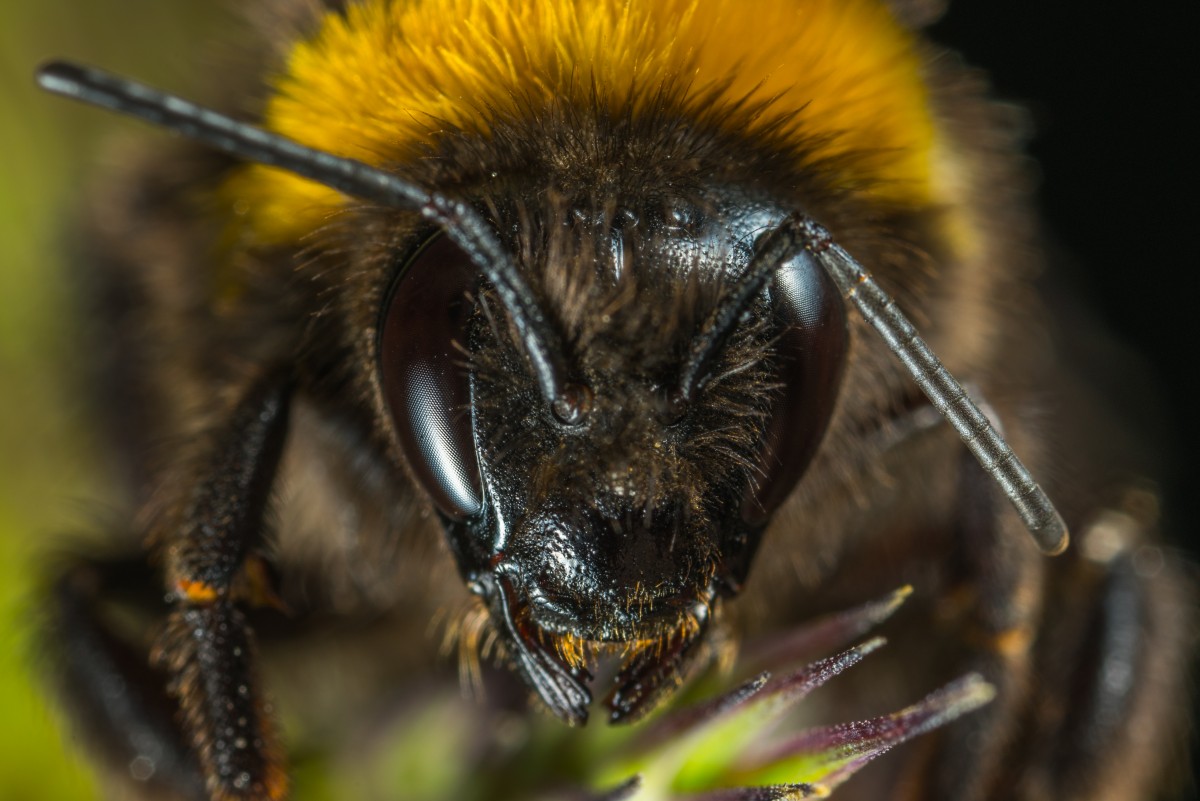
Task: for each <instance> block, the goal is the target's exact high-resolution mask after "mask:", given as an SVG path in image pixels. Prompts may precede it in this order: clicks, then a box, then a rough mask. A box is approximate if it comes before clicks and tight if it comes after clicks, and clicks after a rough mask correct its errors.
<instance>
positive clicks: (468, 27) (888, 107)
mask: <svg viewBox="0 0 1200 801" xmlns="http://www.w3.org/2000/svg"><path fill="white" fill-rule="evenodd" d="M920 69H921V65H920V59H919V57H918V56H917V55H916V54H915V53H914V52H913V49H912V40H911V38H910V36H909V34H908V33H907V32H906V31H905V30H904V29H903V28H901V27H900V26H899V25H898V24H897V23H896V22H895V20H894V19H893V18H892V16H891V14H890V12H889V11H888V9H887V8H886V7H885V5H884V4H883V3H882V2H881V1H880V0H656V2H632V1H629V2H627V0H365V2H361V3H357V4H351V5H350V7H349V10H348V12H347V13H346V16H345V17H343V16H341V15H338V14H329V15H328V16H327V18H326V19H325V20H324V21H323V23H322V25H321V26H320V29H319V31H318V32H317V33H316V35H315V36H314V37H313V38H312V39H311V40H309V41H303V42H300V43H299V44H297V45H296V46H295V48H294V49H293V51H292V52H291V54H290V57H289V59H288V63H287V67H286V70H285V73H284V74H283V75H282V76H280V77H279V78H278V79H277V81H276V84H275V89H276V91H275V93H274V95H273V96H272V98H271V99H270V101H269V103H268V105H267V109H266V115H265V116H266V124H267V126H268V127H269V128H271V129H272V130H274V131H277V132H278V133H281V134H283V135H285V136H288V137H291V138H293V139H296V140H298V141H300V142H303V143H305V144H308V145H311V146H313V147H317V148H320V149H322V150H326V151H329V152H332V153H336V154H338V155H343V156H350V157H353V158H356V159H360V160H362V161H365V162H368V163H371V164H376V165H378V164H383V163H388V162H391V163H395V162H402V161H404V160H405V159H408V158H413V157H414V156H415V155H416V154H417V152H418V150H419V148H420V147H421V146H422V145H424V144H427V143H429V142H430V141H431V140H433V139H434V138H435V137H436V136H437V133H438V131H439V130H440V129H443V128H444V127H445V126H446V125H447V124H451V125H454V126H458V127H461V128H465V129H467V130H477V131H480V132H482V133H486V131H487V129H488V124H489V119H490V118H491V116H490V115H493V114H497V113H498V114H509V113H517V109H516V108H515V106H516V101H515V100H514V91H516V92H518V93H519V94H520V95H522V96H523V97H524V98H526V99H529V98H532V99H533V100H534V101H535V102H537V101H538V100H540V99H544V100H545V101H547V102H549V101H551V100H552V99H554V98H556V97H564V96H567V97H570V96H571V95H572V94H573V93H578V92H580V91H584V90H585V89H588V90H590V86H591V85H592V82H593V80H594V81H595V83H596V84H597V85H599V86H602V87H606V88H607V89H608V90H609V92H611V93H612V94H613V96H612V97H611V98H610V102H613V103H620V102H622V100H625V101H628V98H629V96H630V94H629V89H630V88H631V87H634V86H637V87H658V86H668V87H675V88H681V89H683V90H685V95H684V96H685V98H686V97H693V98H695V97H699V96H701V95H702V94H703V93H705V92H706V91H712V90H713V89H716V88H719V87H724V88H723V91H722V92H721V98H722V99H723V100H727V101H728V102H730V103H735V102H737V101H739V100H742V99H743V98H749V99H751V100H752V101H766V100H769V99H772V98H774V99H775V100H774V103H773V105H772V106H771V114H772V115H787V114H794V115H795V117H796V121H797V125H796V130H797V131H799V132H800V133H802V134H803V135H805V136H806V137H814V136H815V137H816V138H817V141H818V142H819V144H818V147H817V150H816V153H815V155H816V156H818V157H831V158H835V159H836V158H837V157H839V156H843V155H846V154H855V158H854V159H853V160H850V161H848V162H847V164H848V165H850V164H852V165H853V166H847V171H850V170H853V171H855V172H854V173H853V174H847V175H846V176H845V180H846V181H847V182H852V183H853V184H854V185H855V186H866V187H869V188H868V189H867V190H865V191H868V192H871V193H874V194H875V195H877V196H878V197H880V198H881V199H884V200H887V201H890V202H894V203H903V204H910V205H921V204H924V203H926V202H928V201H929V199H930V198H931V196H932V194H933V193H932V191H931V187H930V182H931V177H930V163H931V151H932V149H933V143H934V131H933V123H932V120H931V118H930V114H929V110H928V105H927V98H926V94H925V89H924V87H923V84H922V81H921V75H920ZM771 119H772V117H770V116H764V117H760V118H758V119H757V120H756V121H755V122H754V123H752V124H751V129H750V130H749V131H744V132H745V133H750V134H752V133H753V126H756V125H757V126H762V125H766V124H768V123H769V122H770V120H771ZM739 124H740V125H742V126H743V127H744V126H745V119H744V116H743V117H739ZM230 192H231V195H232V199H233V201H234V203H235V208H238V209H242V210H246V212H247V213H248V214H250V215H251V217H250V221H251V223H252V225H251V230H252V231H253V235H254V236H255V237H256V238H258V239H260V240H262V241H267V242H287V241H291V240H293V239H295V238H296V237H298V236H301V235H302V234H303V232H305V231H306V230H310V229H311V228H312V227H313V226H314V225H316V224H319V223H320V222H321V220H323V219H324V218H325V217H326V216H327V215H328V214H329V213H330V212H331V211H332V210H334V209H336V208H337V207H338V206H339V205H340V204H341V202H342V198H341V196H339V195H338V194H337V193H336V192H334V191H333V190H330V189H326V188H324V187H321V186H318V185H316V184H314V183H311V182H308V181H305V180H303V179H300V178H296V177H294V176H291V175H287V174H284V173H282V172H280V171H278V170H272V169H270V168H265V167H248V168H246V171H245V172H243V173H242V174H241V175H240V176H239V177H238V178H236V179H235V180H234V181H233V183H232V184H231V186H230Z"/></svg>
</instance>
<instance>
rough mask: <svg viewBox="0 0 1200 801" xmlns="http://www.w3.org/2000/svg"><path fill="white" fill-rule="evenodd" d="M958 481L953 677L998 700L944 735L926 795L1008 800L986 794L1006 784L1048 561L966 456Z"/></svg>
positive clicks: (969, 800)
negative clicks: (957, 634)
mask: <svg viewBox="0 0 1200 801" xmlns="http://www.w3.org/2000/svg"><path fill="white" fill-rule="evenodd" d="M960 476H961V481H962V483H961V487H960V490H959V499H960V500H959V511H958V516H957V521H958V522H957V531H956V532H955V540H954V541H955V543H956V545H957V549H958V554H957V558H958V560H959V565H960V567H959V571H960V576H961V581H962V583H961V584H960V585H959V586H960V589H959V590H958V591H957V592H955V593H954V594H955V595H957V596H959V597H958V598H957V602H958V604H961V605H962V606H963V607H964V610H965V614H964V615H963V616H962V618H961V619H960V621H959V623H958V627H959V629H960V630H961V632H962V636H963V639H964V640H965V642H964V645H965V648H966V654H965V659H964V663H963V664H962V665H961V666H960V668H959V669H958V671H957V672H966V671H975V672H978V673H980V674H981V675H982V676H983V677H984V678H985V679H987V681H988V682H990V683H991V684H992V685H993V686H995V688H996V697H995V699H994V700H993V701H992V702H991V703H990V704H988V705H987V706H985V707H983V708H982V709H980V710H978V711H976V712H975V713H973V714H971V715H967V716H965V717H964V718H962V719H961V720H959V721H956V722H955V723H954V724H952V726H950V727H949V728H948V729H947V730H946V733H945V735H944V737H943V739H942V745H941V753H940V754H938V761H937V763H936V764H937V768H936V773H935V775H933V776H932V777H931V778H932V785H931V792H930V793H929V794H928V795H926V796H924V797H926V798H933V799H938V800H939V801H942V800H943V799H944V801H951V800H953V801H983V800H984V799H991V798H997V799H998V798H1011V797H1012V795H1011V789H1012V788H1011V787H1009V788H1008V790H1009V792H1008V793H1007V794H1006V793H1005V792H1003V791H1001V792H1000V794H999V795H995V796H993V795H992V792H993V790H994V789H996V788H999V787H1000V785H1001V784H1002V783H1003V781H1004V777H1003V775H1002V771H1004V770H1005V764H1006V763H1005V760H1004V757H1005V754H1006V753H1007V752H1008V749H1009V746H1010V742H1011V739H1012V736H1013V732H1015V731H1016V727H1017V726H1018V725H1019V724H1020V722H1021V720H1022V715H1023V713H1024V710H1025V709H1027V704H1028V699H1029V691H1030V674H1031V666H1032V653H1033V652H1032V647H1033V640H1034V635H1035V633H1036V631H1037V624H1038V621H1039V620H1040V618H1041V614H1042V601H1043V598H1042V596H1043V586H1044V573H1045V569H1046V562H1047V560H1046V558H1045V556H1043V555H1042V553H1041V552H1040V551H1038V549H1037V548H1036V547H1034V544H1033V543H1032V542H1031V541H1030V540H1029V538H1028V537H1024V536H1021V527H1022V524H1021V522H1020V521H1019V520H1017V519H1016V517H1015V516H1013V515H1011V514H1008V513H1007V509H1006V508H1005V506H1004V505H1003V504H1002V503H1001V499H1000V498H999V497H998V495H997V493H996V489H995V485H994V482H993V480H992V479H991V477H990V476H988V475H987V474H986V473H985V472H984V471H983V470H982V469H981V468H980V467H979V466H978V464H977V463H976V462H975V460H974V458H973V457H971V456H970V455H968V454H965V453H964V454H963V457H962V460H961V470H960ZM950 603H951V604H952V605H953V603H954V602H950Z"/></svg>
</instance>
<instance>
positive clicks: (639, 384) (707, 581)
mask: <svg viewBox="0 0 1200 801" xmlns="http://www.w3.org/2000/svg"><path fill="white" fill-rule="evenodd" d="M782 217H783V215H782V213H781V212H779V211H777V210H775V209H772V208H770V207H768V206H763V205H756V204H751V203H739V204H732V205H731V207H730V208H726V209H719V210H718V211H716V212H713V213H710V214H707V215H705V214H702V213H700V212H699V211H698V210H697V209H695V208H694V207H675V208H674V209H671V210H669V211H667V212H662V211H660V210H658V209H656V208H649V207H647V206H646V205H644V204H643V205H642V206H629V207H618V211H617V212H616V213H615V214H612V213H609V214H604V215H595V216H589V215H587V214H578V213H577V214H574V215H570V214H568V215H564V216H562V217H561V218H556V219H558V221H557V222H555V223H554V224H553V225H547V226H543V227H537V226H533V227H531V228H530V229H529V230H527V231H523V232H522V234H521V235H520V236H518V238H517V239H518V241H517V242H515V243H514V245H513V247H514V251H515V252H516V253H517V254H518V255H519V256H520V257H521V259H522V261H523V263H522V268H523V269H524V270H525V271H526V272H527V275H528V276H529V280H530V284H531V286H534V287H536V288H538V289H539V290H540V292H539V294H540V298H541V303H542V305H543V308H544V311H545V313H546V316H547V317H548V318H549V319H551V320H553V321H554V322H555V324H556V325H557V326H558V327H559V329H560V330H561V332H562V334H563V341H564V342H565V343H566V345H565V348H566V349H567V351H568V352H567V353H565V354H563V355H564V357H565V358H564V362H565V364H566V365H568V367H567V369H568V371H569V375H568V381H569V383H568V384H567V386H566V389H565V392H564V394H563V396H562V398H561V399H560V401H559V402H557V403H554V404H550V403H547V402H546V401H545V400H544V397H543V395H542V394H540V393H539V391H538V384H537V382H536V381H535V379H534V377H533V375H532V374H531V371H530V366H529V359H528V354H527V353H526V351H525V349H524V348H523V347H522V344H521V340H520V338H519V337H518V336H516V335H514V332H513V330H512V326H511V325H510V320H509V317H508V315H507V312H506V309H505V307H504V305H503V303H502V302H501V300H500V298H499V296H498V293H496V292H495V291H494V290H493V289H492V288H491V287H490V286H487V285H484V284H483V283H482V282H481V280H480V278H479V276H478V272H477V270H476V269H475V268H474V267H473V265H472V264H471V262H470V260H469V259H468V258H467V257H466V255H465V254H463V253H462V252H461V251H459V250H458V249H457V247H456V246H455V245H453V244H452V243H451V242H450V241H449V240H448V239H447V238H446V237H444V236H435V237H433V238H432V239H430V240H429V241H428V242H427V243H426V244H425V245H424V246H423V247H422V248H421V249H420V250H419V252H417V253H416V254H415V255H413V256H412V257H411V258H410V259H408V262H407V264H406V265H405V266H404V268H403V269H402V272H401V273H400V276H399V278H398V279H397V281H396V284H395V288H394V290H393V292H392V293H391V296H390V298H389V300H388V302H387V307H386V309H385V315H384V320H383V325H382V339H381V365H382V375H383V383H384V388H385V393H386V396H387V400H388V402H389V404H390V406H391V410H392V414H393V419H394V422H395V428H396V431H397V433H398V436H399V439H400V443H401V446H402V449H403V451H404V453H405V455H406V457H407V459H408V462H409V464H410V466H411V468H412V470H413V472H414V474H415V476H416V478H417V479H418V481H419V482H420V483H421V484H422V486H423V487H424V489H425V490H426V491H427V492H428V493H429V495H430V498H431V499H432V500H433V502H434V504H435V506H436V507H437V509H438V510H439V512H440V514H441V517H442V519H443V521H444V523H445V526H446V530H447V534H448V538H449V542H450V544H451V547H452V549H453V551H454V553H455V556H456V558H457V560H458V563H459V568H460V570H461V573H462V575H463V576H464V579H465V581H466V582H467V583H468V586H469V587H470V588H471V589H472V590H473V591H474V592H476V593H478V594H479V595H481V596H482V597H483V598H484V599H485V601H486V603H487V604H488V607H489V609H490V611H491V614H492V617H493V622H494V623H495V624H496V626H497V628H498V629H499V631H500V632H501V635H502V640H503V641H504V643H505V646H506V650H507V652H508V653H509V655H510V656H511V658H512V662H513V664H514V666H515V668H516V669H517V670H518V672H519V673H520V674H521V675H522V676H523V677H524V678H525V680H526V681H527V683H529V685H530V686H531V687H532V688H533V689H534V690H535V691H537V693H538V694H539V695H540V696H541V698H542V700H543V701H545V702H546V704H547V705H548V706H549V707H550V708H551V710H553V711H554V712H555V713H556V714H558V715H559V716H561V717H563V718H565V719H567V720H568V721H571V722H582V721H583V720H584V719H586V715H587V706H588V704H589V703H590V700H591V694H590V691H589V690H588V687H587V682H588V680H589V679H590V678H591V674H590V672H589V668H590V661H591V657H592V655H594V654H595V653H596V652H597V651H598V650H604V649H605V648H607V647H612V648H613V650H616V651H620V652H621V653H624V654H626V655H627V656H626V662H625V663H624V665H623V667H622V669H621V671H620V673H619V675H618V676H617V679H616V683H615V686H614V689H613V691H612V692H611V694H610V695H609V697H608V698H607V705H608V707H609V709H610V717H611V719H613V720H621V719H626V718H633V717H636V716H638V715H639V714H641V713H642V712H644V711H646V710H648V709H649V708H650V707H651V706H652V705H653V704H654V702H655V701H657V700H658V699H660V698H662V697H664V696H665V695H666V694H667V693H668V692H669V691H670V690H671V689H673V688H674V687H676V686H677V685H678V683H679V681H680V680H681V678H682V675H683V673H684V672H685V671H686V670H687V668H688V665H689V662H690V661H691V660H692V658H693V657H694V656H695V654H696V652H697V651H698V650H699V647H700V645H701V643H702V641H703V636H704V633H705V630H706V626H707V624H708V622H709V619H710V617H711V615H712V613H713V607H714V604H715V603H716V602H717V600H718V598H720V597H727V596H732V595H734V594H736V593H737V592H738V590H739V588H740V587H741V585H742V582H743V581H744V580H745V578H746V575H747V572H748V570H749V567H750V562H751V559H752V557H753V555H754V552H755V549H756V547H757V544H758V541H759V538H760V535H761V533H762V530H763V529H764V527H765V526H766V524H767V522H768V521H769V519H770V516H771V514H772V513H773V512H774V511H775V509H776V508H778V506H779V505H780V504H781V503H782V502H783V501H784V499H785V498H786V497H787V496H788V494H789V493H790V492H791V490H792V488H793V487H794V486H795V484H796V482H797V480H798V479H799V478H800V476H801V474H802V473H803V471H804V469H805V467H806V466H807V465H808V463H809V461H810V460H811V457H812V455H813V453H814V451H815V450H816V448H817V446H818V444H819V443H820V440H821V437H822V435H823V434H824V431H825V428H826V425H827V424H828V421H829V417H830V414H831V411H832V408H833V404H834V400H835V397H836V393H837V389H838V384H839V381H840V377H841V372H842V367H843V364H844V361H845V351H846V342H847V333H846V319H845V313H844V310H843V304H842V302H841V299H840V297H839V296H838V294H837V292H836V289H835V288H834V286H833V285H832V282H831V281H830V279H829V278H828V277H827V276H826V275H825V273H824V272H823V270H822V269H821V268H820V267H819V266H818V265H817V264H816V263H815V262H814V261H813V259H812V258H811V257H810V256H809V254H808V253H807V252H805V251H802V250H801V251H797V252H796V253H795V254H793V255H792V256H790V257H789V258H787V259H786V260H785V261H784V263H783V264H782V265H781V266H780V267H779V269H778V270H777V271H775V273H774V275H773V278H772V280H771V281H770V282H769V283H768V284H767V289H766V290H765V291H763V292H761V293H758V294H757V295H756V296H754V297H752V298H750V299H749V300H748V301H747V302H746V303H745V304H744V305H743V306H742V307H739V308H737V309H736V312H737V317H736V318H735V319H736V320H737V322H736V325H734V326H733V328H732V329H731V331H730V333H729V335H728V336H727V337H724V338H722V339H721V340H720V341H719V342H717V343H715V344H713V345H712V347H710V348H709V350H711V353H705V354H704V358H702V359H699V360H698V361H697V360H696V351H697V349H698V348H700V349H701V350H703V343H704V342H705V340H704V339H703V337H702V336H701V333H702V331H704V330H705V327H706V326H708V325H710V324H711V321H712V319H713V317H714V315H715V314H716V313H717V311H718V310H719V309H720V307H721V306H722V304H723V303H724V304H725V305H726V306H728V304H729V300H728V299H729V297H730V295H731V293H732V292H733V290H734V286H735V284H736V282H737V279H738V277H739V276H740V275H742V274H743V273H745V272H746V271H747V268H748V266H749V265H750V264H751V262H752V260H753V257H754V254H755V248H756V243H757V242H758V241H759V237H761V235H762V234H764V233H766V232H769V231H770V230H771V228H772V227H773V226H774V225H776V224H777V223H778V221H779V220H781V219H782ZM698 342H700V343H701V344H700V345H698V344H697V343H698ZM689 359H692V360H693V361H697V363H700V364H702V365H703V369H702V371H701V374H700V375H698V376H697V377H695V378H694V379H693V380H692V382H691V383H690V384H687V386H684V384H685V383H686V381H685V378H684V373H685V370H684V365H685V364H686V363H688V361H689Z"/></svg>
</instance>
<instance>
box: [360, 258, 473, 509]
mask: <svg viewBox="0 0 1200 801" xmlns="http://www.w3.org/2000/svg"><path fill="white" fill-rule="evenodd" d="M477 276H478V271H477V270H476V269H475V268H474V265H473V264H472V262H471V259H470V257H468V256H467V254H465V253H464V252H463V251H462V250H461V249H459V248H458V246H456V245H455V244H454V243H453V242H451V241H450V240H449V239H448V238H447V237H445V236H441V235H439V236H436V237H434V238H433V239H431V240H430V241H428V242H427V243H426V244H425V245H424V246H423V247H422V248H421V250H419V251H418V252H417V253H416V255H414V256H413V257H412V258H411V259H410V260H409V262H408V264H407V265H405V267H404V268H403V270H402V271H401V274H400V276H399V278H398V279H397V281H396V285H395V287H394V288H393V290H392V293H391V295H390V297H389V298H388V300H387V303H386V304H385V311H384V315H383V324H382V333H381V337H380V354H379V357H380V371H381V376H380V377H381V381H382V383H383V393H384V397H385V398H386V399H387V402H388V406H389V408H390V409H391V412H392V422H393V423H394V424H395V427H396V433H397V436H398V438H399V440H400V447H401V450H402V451H403V452H404V456H405V458H406V459H407V460H408V465H409V467H410V468H411V469H412V471H413V474H414V476H415V477H416V479H417V480H418V481H419V482H420V484H421V486H422V487H424V488H425V491H426V492H428V493H429V496H430V498H431V499H432V500H433V502H434V505H435V506H437V508H438V509H439V510H440V511H441V512H442V513H443V514H444V515H446V516H447V517H449V518H450V519H452V520H465V519H467V518H471V517H474V516H476V515H478V514H479V513H480V511H481V510H482V507H483V492H482V489H481V487H482V480H481V478H480V473H479V459H478V456H477V455H476V452H475V439H474V433H473V424H472V418H471V411H470V400H471V380H470V374H469V371H468V368H467V366H466V364H465V361H466V355H465V354H464V353H463V352H462V351H461V350H460V348H459V347H458V346H460V345H463V344H465V343H466V332H467V326H468V323H469V321H470V318H471V313H472V308H473V303H472V301H471V298H470V295H471V291H472V290H473V289H474V287H475V284H476V283H477V281H478V277H477Z"/></svg>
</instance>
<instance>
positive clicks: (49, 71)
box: [33, 59, 83, 94]
mask: <svg viewBox="0 0 1200 801" xmlns="http://www.w3.org/2000/svg"><path fill="white" fill-rule="evenodd" d="M82 73H83V67H80V66H79V65H78V64H74V63H72V62H70V61H61V60H57V59H55V60H52V61H47V62H46V63H45V64H42V65H41V66H40V67H38V68H37V71H36V72H34V74H33V75H34V80H36V81H37V85H38V86H40V87H41V88H43V89H45V90H46V91H48V92H54V93H55V94H72V93H74V92H75V90H76V88H77V87H78V86H79V79H80V76H81V75H82Z"/></svg>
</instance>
